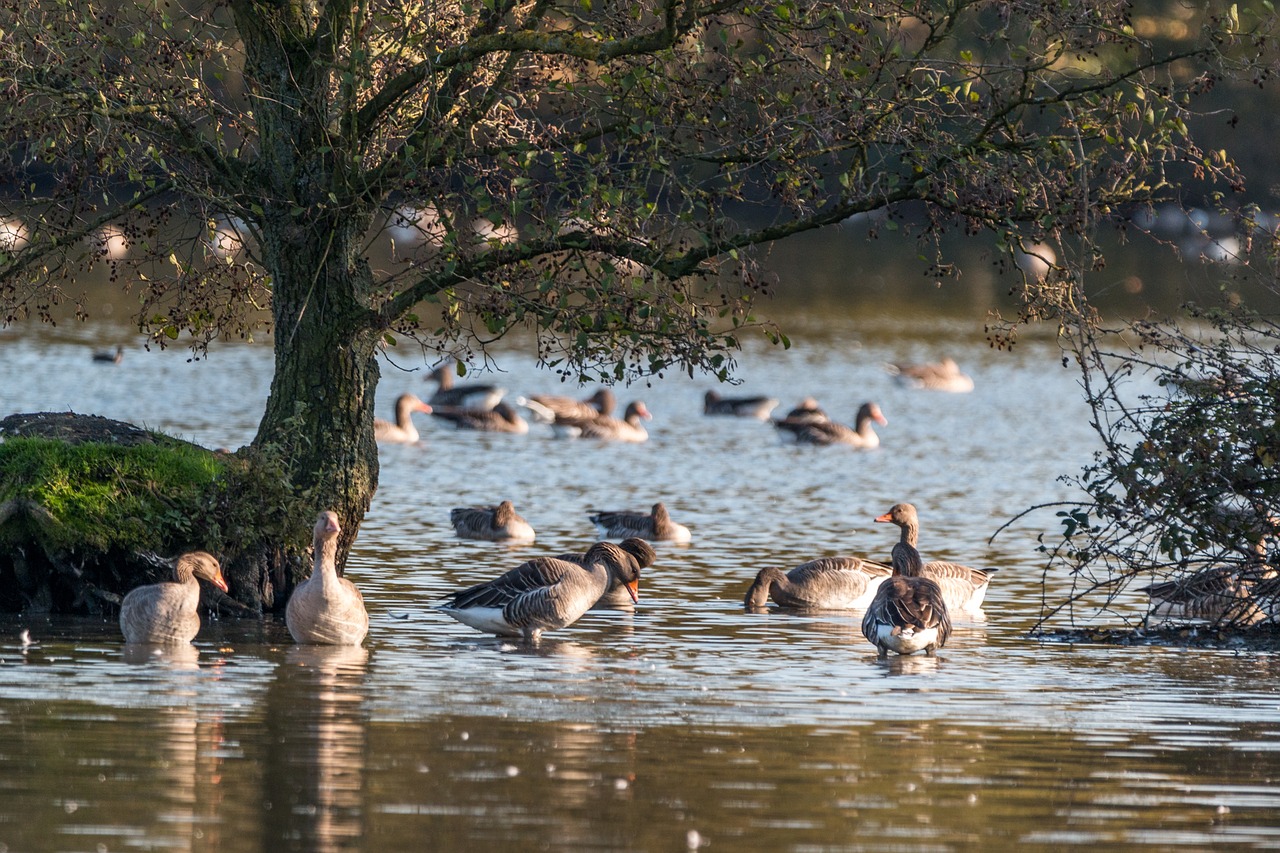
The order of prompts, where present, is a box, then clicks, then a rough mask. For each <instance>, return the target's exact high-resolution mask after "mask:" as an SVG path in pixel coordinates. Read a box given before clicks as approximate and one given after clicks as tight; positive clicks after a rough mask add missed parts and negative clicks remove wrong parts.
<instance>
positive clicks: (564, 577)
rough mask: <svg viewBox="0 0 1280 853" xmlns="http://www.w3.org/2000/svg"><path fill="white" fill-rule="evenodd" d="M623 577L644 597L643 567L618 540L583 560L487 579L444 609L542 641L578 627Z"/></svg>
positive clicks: (543, 561)
mask: <svg viewBox="0 0 1280 853" xmlns="http://www.w3.org/2000/svg"><path fill="white" fill-rule="evenodd" d="M615 580H616V581H617V582H618V583H619V584H621V585H622V586H623V587H625V588H626V590H627V591H628V595H629V596H630V598H631V600H632V601H633V602H634V601H638V600H639V593H638V592H637V590H638V588H639V584H640V565H639V563H638V562H637V561H636V559H635V557H634V556H632V555H631V554H630V553H628V552H627V551H625V550H623V549H622V548H621V547H620V546H618V545H615V544H613V543H612V542H597V543H596V544H595V545H592V546H591V548H590V549H588V551H587V553H586V554H585V555H583V561H582V563H581V564H579V563H576V562H571V561H569V560H561V559H558V558H556V557H538V558H537V559H534V560H529V561H528V562H526V563H522V564H521V565H519V566H517V567H516V568H514V569H512V570H511V571H509V572H507V573H506V574H504V575H502V576H500V577H498V578H495V579H494V580H491V581H489V582H487V583H482V584H478V585H476V586H473V587H469V588H467V589H464V590H461V591H460V592H455V593H453V595H451V596H449V599H448V600H447V601H446V602H445V603H444V604H442V605H440V609H441V610H443V611H444V612H445V613H447V614H449V615H450V616H452V617H453V618H454V619H457V620H458V621H459V622H461V623H462V624H464V625H467V626H470V627H472V628H475V629H476V630H477V631H483V632H485V633H488V634H497V635H498V636H503V637H520V636H522V637H524V638H525V639H526V640H527V641H529V642H535V643H536V642H537V641H538V639H539V637H540V636H541V634H542V632H543V631H549V630H554V629H556V628H563V627H565V626H567V625H572V624H573V623H574V622H576V621H577V620H578V618H579V617H581V616H582V614H584V613H586V612H587V611H588V610H589V609H591V605H593V604H595V603H596V602H597V601H599V600H600V597H601V596H602V595H604V594H605V592H606V591H607V590H608V589H609V584H610V583H611V582H612V581H615Z"/></svg>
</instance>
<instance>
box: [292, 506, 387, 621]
mask: <svg viewBox="0 0 1280 853" xmlns="http://www.w3.org/2000/svg"><path fill="white" fill-rule="evenodd" d="M341 532H342V527H341V525H339V524H338V516H337V514H336V513H333V512H322V513H320V515H319V516H318V517H317V518H316V526H315V530H314V537H313V538H312V550H313V552H314V563H313V565H312V568H311V577H309V578H307V579H306V580H305V581H303V582H302V583H300V584H298V588H297V589H295V590H294V591H293V595H292V596H290V598H289V604H288V606H287V607H285V611H284V621H285V624H286V625H288V626H289V633H290V634H291V635H292V636H293V640H294V642H297V643H323V644H327V645H332V646H358V645H360V643H362V642H363V641H364V638H365V635H366V634H368V633H369V613H368V612H367V611H366V610H365V609H364V596H362V595H361V594H360V590H358V589H356V585H355V584H353V583H352V582H351V581H349V580H347V579H346V578H340V577H338V534H339V533H341Z"/></svg>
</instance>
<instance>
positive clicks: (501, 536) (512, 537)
mask: <svg viewBox="0 0 1280 853" xmlns="http://www.w3.org/2000/svg"><path fill="white" fill-rule="evenodd" d="M449 521H450V523H452V524H453V529H454V532H456V533H457V534H458V536H460V537H461V538H463V539H485V540H488V541H490V542H501V541H508V542H532V541H533V540H534V532H533V527H532V526H531V525H530V524H529V522H527V521H525V520H524V519H523V518H521V517H520V515H519V513H517V512H516V508H515V506H514V505H513V504H512V503H511V501H503V502H502V503H500V504H498V505H497V506H476V507H458V508H457V509H454V510H451V511H450V512H449Z"/></svg>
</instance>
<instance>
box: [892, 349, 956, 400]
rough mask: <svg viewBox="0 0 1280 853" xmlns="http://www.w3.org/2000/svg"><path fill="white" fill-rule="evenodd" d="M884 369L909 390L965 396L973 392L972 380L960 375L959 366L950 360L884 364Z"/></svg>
mask: <svg viewBox="0 0 1280 853" xmlns="http://www.w3.org/2000/svg"><path fill="white" fill-rule="evenodd" d="M884 369H885V370H887V371H888V372H889V375H890V376H892V377H893V378H894V379H896V380H898V382H899V383H901V384H903V385H906V386H907V387H909V388H924V389H927V390H929V391H950V392H951V393H953V394H965V393H968V392H969V391H972V390H973V379H971V378H970V377H968V376H966V375H965V374H963V373H961V372H960V365H958V364H956V363H955V360H954V359H950V358H944V359H943V360H942V361H930V362H925V363H924V364H886V365H885V366H884Z"/></svg>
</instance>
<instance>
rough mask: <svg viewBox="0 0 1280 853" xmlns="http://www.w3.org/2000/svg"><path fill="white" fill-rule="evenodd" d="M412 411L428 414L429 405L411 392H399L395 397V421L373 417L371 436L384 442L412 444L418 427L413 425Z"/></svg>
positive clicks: (416, 435)
mask: <svg viewBox="0 0 1280 853" xmlns="http://www.w3.org/2000/svg"><path fill="white" fill-rule="evenodd" d="M413 412H422V413H424V414H429V413H430V412H431V407H430V406H428V405H427V404H426V403H424V402H422V401H421V400H419V399H418V398H417V397H415V396H414V395H413V394H401V395H400V396H399V397H397V398H396V419H395V422H394V423H392V422H391V421H384V420H383V419H382V418H374V419H373V437H374V438H375V439H377V440H378V441H380V442H383V443H385V444H414V443H415V442H417V440H418V438H419V436H418V428H417V427H416V426H414V425H413V417H412V414H413Z"/></svg>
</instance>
